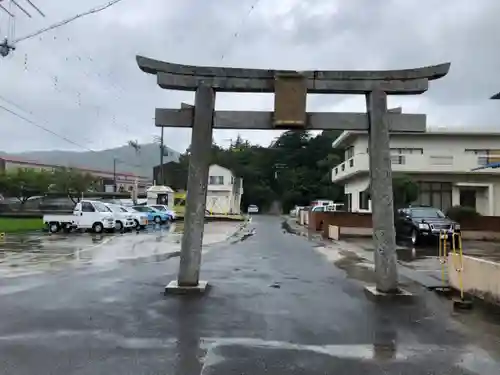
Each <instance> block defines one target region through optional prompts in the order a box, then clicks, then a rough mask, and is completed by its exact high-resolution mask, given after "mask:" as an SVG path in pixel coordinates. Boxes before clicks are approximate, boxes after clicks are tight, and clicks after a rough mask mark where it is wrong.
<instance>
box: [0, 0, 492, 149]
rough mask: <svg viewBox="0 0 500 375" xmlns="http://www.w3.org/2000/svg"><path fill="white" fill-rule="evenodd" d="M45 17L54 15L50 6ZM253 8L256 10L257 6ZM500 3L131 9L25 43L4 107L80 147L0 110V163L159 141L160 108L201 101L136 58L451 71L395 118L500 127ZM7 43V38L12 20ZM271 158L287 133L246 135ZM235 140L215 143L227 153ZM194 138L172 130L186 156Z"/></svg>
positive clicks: (273, 0) (397, 100)
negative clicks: (10, 155) (412, 115)
mask: <svg viewBox="0 0 500 375" xmlns="http://www.w3.org/2000/svg"><path fill="white" fill-rule="evenodd" d="M102 2H103V0H87V1H85V2H73V1H71V2H70V1H63V0H46V1H44V2H38V5H39V6H40V7H41V8H42V10H44V12H45V13H46V14H47V17H46V18H42V17H38V16H35V15H34V16H33V18H31V19H29V18H27V17H23V16H22V15H21V14H20V13H19V12H18V13H17V14H18V17H17V18H16V22H15V26H16V31H15V34H16V35H15V36H16V37H21V36H23V35H26V34H29V33H31V32H32V31H35V30H38V29H40V28H42V27H45V26H47V25H50V24H52V23H54V22H57V21H59V20H61V19H64V18H67V17H70V16H72V15H74V14H76V13H79V12H82V11H85V10H87V9H89V8H91V7H93V6H97V5H101V4H102ZM42 4H43V5H42ZM252 6H254V9H251V7H252ZM499 12H500V3H499V2H498V1H495V0H480V1H476V2H471V1H469V0H454V1H451V0H441V1H439V2H437V1H434V0H418V1H417V0H407V1H404V2H403V1H396V0H383V1H382V0H350V1H340V0H307V1H305V0H301V1H299V0H280V1H277V0H260V1H255V0H238V1H235V0H217V1H205V0H183V1H174V0H143V1H140V2H139V1H134V0H124V1H123V2H121V3H119V4H117V5H115V6H113V7H111V8H109V9H107V10H105V11H103V12H101V13H98V14H95V15H92V16H88V17H85V18H81V19H79V20H77V21H75V22H72V23H70V24H68V25H66V26H63V27H60V28H58V29H56V30H53V31H50V32H47V33H44V34H42V35H40V36H39V37H35V38H32V39H30V40H27V41H23V42H21V43H19V44H18V46H17V50H16V51H15V52H14V53H13V54H12V55H11V56H9V57H7V58H4V59H2V60H0V64H1V65H0V66H1V70H0V74H1V75H2V79H1V82H2V86H1V87H0V96H1V97H2V98H4V99H6V100H8V102H9V103H7V102H5V101H3V100H1V99H0V105H2V106H6V107H8V108H10V109H12V110H14V111H16V112H17V113H19V114H22V115H23V116H27V117H29V118H30V119H31V120H34V121H36V122H37V123H39V124H40V125H43V126H45V127H47V128H49V129H50V130H52V131H53V132H56V133H58V134H60V135H63V136H64V137H67V138H69V139H71V140H73V141H75V142H77V143H78V144H80V145H81V146H82V147H77V146H75V145H72V144H70V143H68V142H66V141H64V140H62V139H60V138H57V137H56V136H54V135H52V134H49V133H47V132H45V131H42V130H40V129H38V128H36V127H35V126H33V125H30V124H28V123H26V122H25V121H22V120H20V119H18V118H16V117H14V116H12V115H10V114H8V113H6V112H5V111H0V121H1V124H2V126H0V150H3V151H7V152H16V151H22V150H33V149H81V150H83V149H85V148H89V149H96V150H97V149H103V148H108V147H114V146H120V145H123V144H125V143H126V142H127V140H129V139H138V140H139V141H141V142H150V141H152V139H153V136H154V135H157V134H159V129H157V128H155V127H154V125H153V116H154V108H155V107H178V106H179V104H180V102H181V101H187V102H192V101H193V93H186V92H174V91H167V90H161V89H160V88H159V87H158V86H156V83H155V79H154V77H152V76H150V75H147V74H144V73H142V72H141V71H140V70H139V69H138V68H137V65H136V62H135V55H136V54H142V55H145V56H149V57H153V58H158V59H163V60H167V61H172V62H179V63H186V64H193V65H226V66H235V67H256V68H278V69H397V68H412V67H418V66H424V65H430V64H436V63H441V62H445V61H451V62H452V67H451V70H450V73H449V75H448V76H447V77H445V78H443V79H441V80H438V81H435V82H431V86H430V90H429V92H428V93H426V94H424V95H421V96H415V97H391V98H390V101H389V104H390V105H391V106H398V105H402V106H403V108H404V111H405V112H423V113H427V114H428V123H429V125H430V126H434V127H436V126H438V125H441V126H442V125H444V126H447V127H449V128H454V127H456V128H474V129H478V128H490V129H494V128H496V127H497V121H496V119H497V118H498V117H499V115H500V103H497V102H494V101H490V100H488V97H489V96H491V95H492V94H493V93H495V92H497V91H500V72H499V70H498V68H497V67H498V66H500V53H499V52H498V48H497V46H498V45H499V44H500V32H499V31H500V30H499V29H500V26H499V25H498V22H497V19H496V15H498V14H499ZM0 22H1V23H0V27H1V29H0V31H1V32H2V33H6V29H7V26H8V25H7V23H6V16H5V14H3V15H2V18H0ZM272 106H273V98H272V96H271V95H264V94H263V95H256V94H218V95H217V105H216V107H217V108H218V109H261V110H266V109H267V110H271V109H272ZM308 109H309V110H321V111H363V110H364V109H365V107H364V99H363V98H362V97H351V96H340V95H335V96H333V95H314V96H311V97H310V98H308ZM240 134H241V135H242V136H243V137H245V138H249V139H250V140H251V141H252V142H255V143H260V144H263V145H267V144H268V143H269V142H270V141H271V140H272V138H273V137H275V136H277V135H278V134H279V133H278V132H273V131H269V132H264V131H241V132H240ZM236 135H237V132H235V131H220V130H216V131H215V140H216V141H217V142H218V143H221V144H227V143H228V139H231V138H233V139H234V138H235V137H236ZM189 137H190V135H189V131H187V130H178V129H166V130H165V139H166V142H167V144H168V145H169V146H170V147H172V148H174V149H177V150H179V151H183V150H184V149H185V148H186V147H187V146H188V144H189Z"/></svg>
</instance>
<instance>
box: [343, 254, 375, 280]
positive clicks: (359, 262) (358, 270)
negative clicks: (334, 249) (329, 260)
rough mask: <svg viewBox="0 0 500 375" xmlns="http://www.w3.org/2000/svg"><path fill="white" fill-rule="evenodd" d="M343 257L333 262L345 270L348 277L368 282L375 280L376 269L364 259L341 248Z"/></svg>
mask: <svg viewBox="0 0 500 375" xmlns="http://www.w3.org/2000/svg"><path fill="white" fill-rule="evenodd" d="M339 253H340V255H342V258H341V259H339V260H337V261H335V262H334V263H333V264H334V265H335V266H336V267H338V268H340V269H341V270H343V271H345V273H346V274H347V277H349V278H351V279H356V280H360V281H364V282H368V283H374V282H375V271H374V269H373V268H372V267H369V265H368V264H366V263H364V259H363V258H361V257H359V256H358V255H356V254H355V253H353V252H351V251H344V250H341V251H340V252H339Z"/></svg>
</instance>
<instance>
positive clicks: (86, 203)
mask: <svg viewBox="0 0 500 375" xmlns="http://www.w3.org/2000/svg"><path fill="white" fill-rule="evenodd" d="M43 223H44V224H45V226H46V227H47V228H48V230H49V231H50V232H51V233H56V232H59V231H60V230H64V231H65V232H70V231H71V230H73V229H91V230H92V231H93V232H95V233H102V232H103V231H105V230H114V229H115V217H114V215H113V213H112V212H111V211H110V210H109V209H108V207H106V206H105V205H104V204H103V203H102V202H98V201H92V200H86V199H84V200H81V201H80V202H78V203H77V204H76V206H75V208H74V209H73V214H68V215H59V214H57V215H44V216H43Z"/></svg>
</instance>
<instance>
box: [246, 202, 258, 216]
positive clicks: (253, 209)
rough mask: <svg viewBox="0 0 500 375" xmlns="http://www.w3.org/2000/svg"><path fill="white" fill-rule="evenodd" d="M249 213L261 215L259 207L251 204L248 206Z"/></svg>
mask: <svg viewBox="0 0 500 375" xmlns="http://www.w3.org/2000/svg"><path fill="white" fill-rule="evenodd" d="M247 212H248V213H249V214H258V213H259V207H257V206H256V205H255V204H251V205H250V206H248V209H247Z"/></svg>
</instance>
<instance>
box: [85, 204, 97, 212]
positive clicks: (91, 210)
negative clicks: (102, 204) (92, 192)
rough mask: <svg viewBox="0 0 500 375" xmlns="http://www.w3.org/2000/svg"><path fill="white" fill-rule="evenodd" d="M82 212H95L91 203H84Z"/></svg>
mask: <svg viewBox="0 0 500 375" xmlns="http://www.w3.org/2000/svg"><path fill="white" fill-rule="evenodd" d="M82 212H95V208H94V206H92V204H91V203H89V202H83V203H82Z"/></svg>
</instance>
